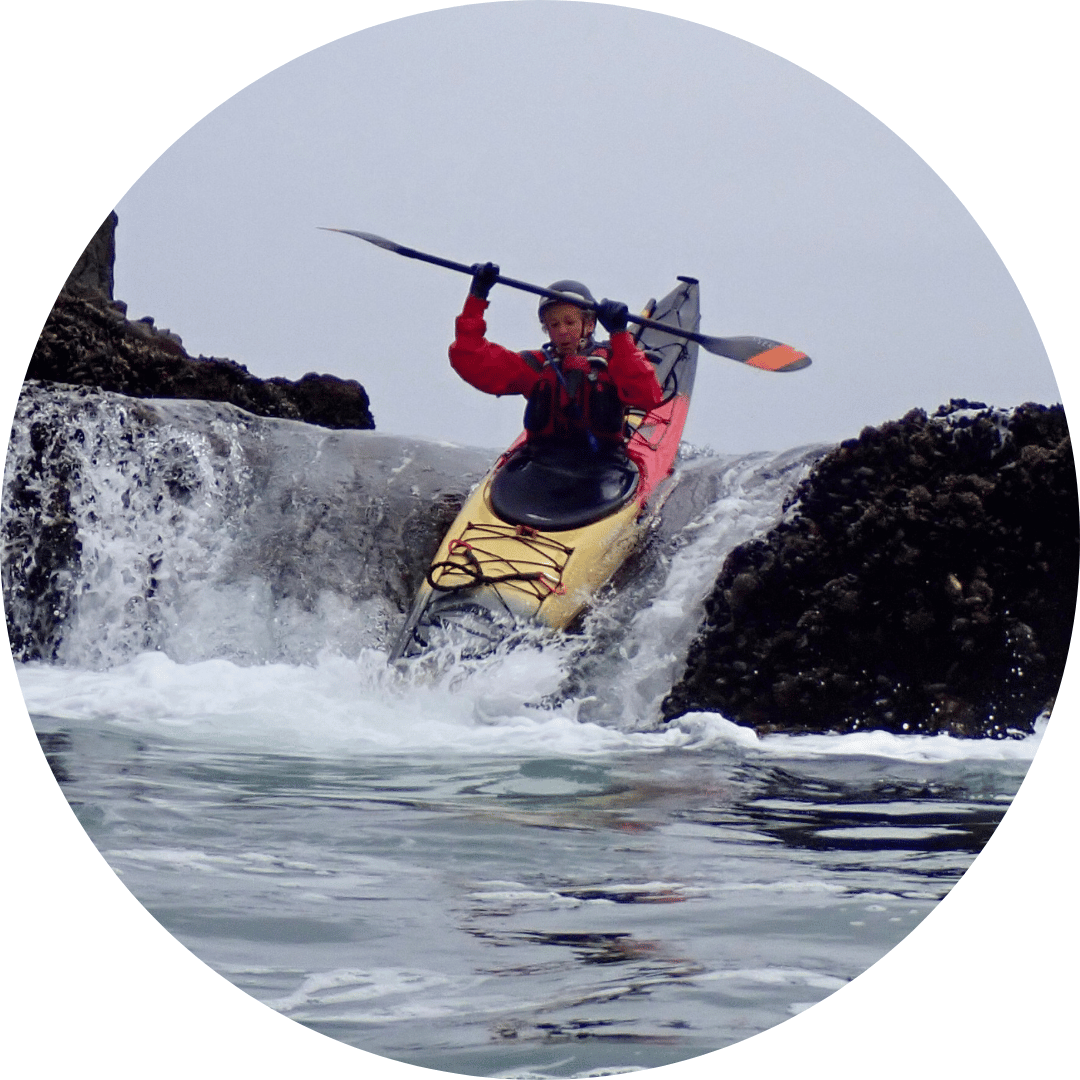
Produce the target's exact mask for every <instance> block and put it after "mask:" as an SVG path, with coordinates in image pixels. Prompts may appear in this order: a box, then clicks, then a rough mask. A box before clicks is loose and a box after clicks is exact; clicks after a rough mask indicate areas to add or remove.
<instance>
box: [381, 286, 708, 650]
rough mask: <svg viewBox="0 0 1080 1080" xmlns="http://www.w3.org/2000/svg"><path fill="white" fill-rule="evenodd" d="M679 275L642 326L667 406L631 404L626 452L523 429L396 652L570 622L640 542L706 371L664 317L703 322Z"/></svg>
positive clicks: (490, 644) (681, 323) (463, 644)
mask: <svg viewBox="0 0 1080 1080" xmlns="http://www.w3.org/2000/svg"><path fill="white" fill-rule="evenodd" d="M678 281H679V284H678V285H677V286H676V287H675V288H674V289H673V290H672V291H671V292H670V293H668V294H667V296H665V297H664V298H663V299H662V300H659V301H650V303H649V305H648V306H647V308H646V313H645V314H646V317H647V318H648V319H649V321H650V324H651V325H649V326H646V327H644V328H642V329H641V330H640V332H639V334H638V335H637V344H638V348H640V349H641V350H642V351H643V352H644V353H645V355H646V356H647V357H648V358H649V359H650V361H651V362H652V363H653V364H655V366H656V376H657V380H658V381H659V383H660V385H661V386H662V387H663V390H664V395H663V399H662V401H661V402H660V404H659V405H657V406H656V407H655V408H654V409H652V410H650V411H649V412H644V411H642V410H630V412H629V413H628V417H627V425H628V430H629V432H630V434H629V438H628V440H627V441H626V444H625V449H624V450H615V451H607V450H601V451H598V452H596V453H589V452H587V451H586V452H584V453H583V452H582V451H581V450H580V449H569V448H565V447H554V448H552V447H538V446H535V445H529V443H528V442H527V441H526V437H525V433H524V432H522V434H521V435H520V436H518V438H517V439H516V440H515V441H514V443H513V444H512V445H511V446H510V448H509V449H508V450H507V451H506V452H505V453H504V454H503V455H502V456H501V457H500V458H499V459H498V461H496V462H495V464H494V465H493V466H492V468H491V470H490V471H489V472H488V473H487V475H486V476H485V477H484V478H483V480H481V481H480V483H479V484H478V485H477V487H476V489H475V490H474V491H473V492H472V494H471V495H470V497H469V498H468V500H467V501H466V503H465V505H464V506H463V507H462V509H461V512H460V513H459V514H458V516H457V518H456V519H455V521H454V523H453V525H451V526H450V529H449V530H448V531H447V533H446V536H445V537H444V538H443V541H442V543H441V545H440V546H439V550H438V551H437V552H436V554H435V557H434V559H433V560H432V562H431V565H430V567H429V568H428V571H427V575H426V578H425V580H424V582H423V584H422V585H421V586H420V588H419V590H418V591H417V594H416V597H415V599H414V601H413V604H412V607H411V609H410V611H409V614H408V616H407V618H406V620H405V624H404V626H403V627H402V628H401V631H400V632H399V634H398V635H397V638H396V639H395V641H394V643H393V645H392V646H391V649H390V659H391V660H392V661H393V660H398V659H401V658H407V657H412V656H417V655H420V654H423V653H425V652H427V651H429V650H430V649H432V648H434V647H436V646H438V645H440V644H443V643H446V644H449V645H450V646H451V647H453V648H454V649H456V650H458V651H459V653H460V655H462V656H479V655H485V654H487V653H490V652H491V651H493V650H494V649H495V648H496V647H497V646H498V645H499V643H500V642H502V641H504V640H505V639H506V638H507V637H508V636H509V635H511V634H512V633H513V632H514V631H515V630H516V629H519V628H524V627H530V626H539V627H548V628H550V629H552V630H565V629H567V628H568V627H570V625H571V624H572V623H573V622H574V620H575V619H577V618H578V617H579V616H580V615H581V614H582V613H583V612H584V611H585V610H586V609H587V608H588V607H589V604H590V602H591V600H592V598H593V597H594V596H595V595H596V593H597V590H599V589H600V588H601V587H602V586H603V585H605V584H606V583H607V582H608V581H610V580H611V578H612V576H613V575H614V574H615V572H616V571H617V570H618V569H619V567H620V566H622V564H623V563H624V562H625V561H626V559H627V558H628V557H629V555H630V554H631V553H632V552H633V551H634V550H635V549H636V548H637V547H638V545H639V544H640V543H641V541H642V539H643V538H644V536H645V534H646V533H647V532H648V530H649V528H650V526H651V525H652V524H653V522H654V521H655V520H656V517H657V515H658V514H659V511H660V508H661V507H662V506H663V503H664V500H665V498H666V497H667V495H668V493H669V492H670V490H671V487H672V484H673V473H674V471H675V455H676V454H677V452H678V449H679V443H680V441H681V440H682V432H683V428H684V426H685V424H686V416H687V412H688V410H689V407H690V395H691V393H692V391H693V388H694V375H695V372H696V370H697V355H698V345H697V343H696V342H694V341H692V340H688V339H687V338H685V337H682V336H679V335H677V334H671V333H667V332H666V331H664V330H663V329H660V328H657V327H656V325H655V324H656V323H664V324H667V325H669V326H672V327H678V328H679V329H681V330H687V331H692V332H696V331H697V330H698V328H699V322H700V311H699V300H698V283H697V281H696V279H694V278H689V277H680V278H679V279H678Z"/></svg>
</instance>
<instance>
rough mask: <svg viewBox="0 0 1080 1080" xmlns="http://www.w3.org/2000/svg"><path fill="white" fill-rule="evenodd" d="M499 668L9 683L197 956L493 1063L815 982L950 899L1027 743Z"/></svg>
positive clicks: (92, 818)
mask: <svg viewBox="0 0 1080 1080" xmlns="http://www.w3.org/2000/svg"><path fill="white" fill-rule="evenodd" d="M503 663H504V664H505V665H506V666H507V667H508V668H509V669H510V670H508V671H507V672H506V673H505V674H506V679H505V682H504V681H503V680H502V679H499V678H497V677H496V674H495V673H494V672H492V671H491V670H485V671H481V672H461V671H456V672H453V673H452V674H451V675H449V676H447V677H446V678H444V680H443V681H441V682H437V683H434V684H431V683H429V684H425V685H424V686H422V687H416V686H412V685H410V684H409V682H408V680H407V678H404V677H402V676H400V675H398V676H395V675H392V674H389V673H388V671H389V669H388V668H387V665H386V663H385V658H384V657H383V656H382V655H380V654H378V653H370V654H364V655H362V656H360V657H358V658H356V659H354V660H344V659H342V658H325V659H323V660H322V661H321V662H319V663H317V664H315V665H312V666H304V667H299V666H297V667H290V666H287V665H276V666H275V665H270V666H265V667H239V666H237V665H235V664H233V663H231V662H228V661H205V662H201V663H196V664H187V665H184V664H178V663H176V662H174V661H171V660H169V659H167V658H165V657H162V656H160V655H156V654H148V655H144V656H140V657H138V658H136V659H135V660H133V661H131V662H130V663H128V664H125V665H121V666H119V667H117V668H114V669H111V670H108V671H105V672H90V671H74V670H67V669H60V668H56V667H51V666H48V665H25V666H23V667H22V669H21V672H20V677H21V681H22V685H23V689H24V693H25V695H26V699H27V702H28V705H29V707H30V709H31V712H32V716H33V720H34V724H35V727H36V728H37V730H38V732H39V736H40V737H41V739H42V741H43V744H44V747H45V749H46V751H47V752H48V754H49V756H50V760H51V763H52V764H53V767H54V770H55V772H56V774H57V776H58V777H59V779H60V782H61V785H62V787H63V789H64V792H65V794H66V796H67V798H68V799H69V801H70V803H71V805H72V807H73V808H74V810H75V813H76V815H77V816H78V818H79V820H80V822H81V823H82V825H83V827H84V828H85V829H86V831H87V832H88V833H89V835H90V837H91V838H92V840H93V841H94V843H95V844H96V845H97V847H98V848H99V849H100V851H101V852H102V854H103V855H104V857H105V859H106V860H107V861H108V863H109V864H110V865H111V866H112V867H113V868H114V870H115V871H116V872H117V873H118V874H119V875H120V876H121V879H122V880H123V882H124V884H125V885H126V886H127V887H128V888H129V889H130V890H131V891H132V892H133V893H134V894H135V895H136V896H137V897H138V898H139V900H140V901H141V902H142V903H143V904H144V905H145V906H146V907H147V909H148V910H149V911H150V912H151V914H153V915H154V916H155V918H156V919H157V920H158V921H159V922H160V923H161V924H162V925H163V926H165V927H166V929H168V930H169V931H171V932H172V933H173V934H174V935H175V936H176V937H177V938H178V939H179V940H180V941H181V942H183V943H184V944H185V945H186V946H188V947H189V948H190V949H191V950H192V951H193V952H194V953H195V954H196V955H197V956H199V957H200V958H201V959H202V960H204V961H205V962H206V963H208V964H209V965H210V966H211V967H212V968H214V969H215V970H216V971H218V972H220V973H221V974H222V975H223V976H225V977H226V978H227V979H229V980H230V981H232V982H233V983H235V984H236V985H238V986H240V987H241V988H242V989H244V990H245V991H247V992H248V993H250V994H251V995H253V996H254V997H256V998H258V999H259V1000H260V1001H263V1002H265V1003H266V1004H267V1005H269V1006H270V1007H272V1008H274V1009H277V1010H279V1011H280V1012H282V1013H283V1014H284V1015H286V1016H289V1017H291V1018H293V1019H294V1020H296V1021H297V1022H299V1023H302V1024H306V1025H308V1026H310V1027H312V1028H314V1029H316V1030H318V1031H320V1032H323V1033H324V1034H326V1035H329V1036H332V1037H333V1038H336V1039H339V1040H342V1041H344V1042H347V1043H351V1044H352V1045H355V1046H358V1047H361V1048H363V1049H365V1050H369V1051H374V1052H376V1053H378V1054H381V1055H384V1056H387V1057H391V1058H395V1059H398V1060H401V1061H406V1062H411V1063H414V1064H418V1065H424V1066H428V1067H433V1068H438V1069H443V1070H448V1071H453V1072H462V1073H467V1074H474V1075H481V1076H495V1075H499V1076H504V1075H522V1074H529V1075H544V1076H548V1075H550V1076H575V1075H582V1074H588V1073H590V1072H596V1071H598V1070H609V1069H631V1068H640V1067H647V1066H656V1065H660V1064H664V1063H668V1062H672V1061H677V1060H681V1059H684V1058H687V1057H692V1056H695V1055H697V1054H701V1053H705V1052H708V1051H710V1050H715V1049H718V1048H720V1047H722V1046H725V1045H728V1044H729V1043H731V1042H734V1041H737V1040H739V1039H743V1038H746V1037H748V1036H750V1035H752V1034H755V1033H757V1032H759V1031H762V1030H764V1029H765V1028H768V1027H771V1026H772V1025H774V1024H777V1023H779V1022H781V1021H782V1020H784V1019H786V1018H787V1017H789V1016H791V1015H793V1014H794V1013H796V1012H799V1011H801V1010H803V1009H805V1008H807V1007H808V1006H810V1005H812V1004H813V1003H814V1002H816V1001H819V1000H821V998H823V997H825V996H826V995H828V994H830V993H831V992H832V991H834V990H836V989H837V988H839V987H840V986H843V985H844V984H845V983H846V982H848V981H849V980H851V979H853V978H854V977H855V976H857V975H858V974H859V973H861V972H862V971H864V970H865V969H866V968H867V967H869V966H870V965H871V964H872V963H874V961H875V960H877V959H878V958H879V957H881V956H882V955H883V954H884V953H885V952H887V951H888V950H889V949H890V948H891V947H892V946H893V945H895V944H896V943H897V942H898V941H900V940H901V939H902V938H903V937H904V936H905V935H907V934H908V933H909V932H910V931H911V930H912V929H913V928H914V927H915V926H916V925H917V924H918V923H919V922H920V921H921V920H922V919H923V918H924V917H925V916H926V914H927V913H928V912H929V911H930V910H931V909H932V908H933V907H934V905H935V904H936V903H937V902H938V901H939V900H940V899H941V898H942V897H943V896H944V895H945V894H946V893H947V892H948V890H949V889H950V888H951V887H952V885H953V884H954V883H955V882H956V881H957V879H958V878H959V877H960V875H961V874H962V873H963V872H964V870H965V869H966V868H967V867H968V866H969V865H970V863H971V861H972V859H973V858H974V857H975V856H976V855H977V854H978V852H979V851H980V849H981V848H982V846H983V845H984V844H985V842H986V840H987V838H988V837H989V835H990V833H991V832H992V831H993V829H994V827H995V826H996V824H997V823H998V821H999V820H1000V819H1001V816H1002V814H1003V813H1004V812H1005V810H1006V808H1007V807H1008V804H1009V802H1010V800H1011V798H1012V796H1013V795H1014V794H1015V791H1016V789H1017V787H1018V785H1019V783H1020V781H1021V780H1022V778H1023V775H1024V773H1025V771H1026V768H1027V765H1028V763H1029V761H1030V758H1031V756H1032V754H1033V753H1034V751H1035V749H1036V747H1037V745H1038V741H1039V735H1035V736H1032V737H1030V738H1028V739H1024V740H1016V741H1013V740H1010V741H1004V742H996V741H995V742H987V741H975V742H972V741H964V740H957V739H953V738H950V737H948V736H936V737H927V736H914V737H898V736H893V735H887V734H883V733H860V734H852V735H839V736H801V737H793V736H782V735H771V736H767V737H765V738H761V739H759V738H757V737H756V736H754V735H753V733H751V732H749V731H748V730H747V729H744V728H740V727H737V726H736V725H733V724H731V723H729V722H728V721H726V720H724V719H723V718H722V717H720V716H718V715H715V714H695V715H692V716H688V717H684V718H682V719H681V720H680V721H678V722H676V723H673V724H669V725H667V726H666V727H665V728H664V729H663V730H655V731H650V732H635V731H618V730H615V729H612V728H610V727H606V726H603V725H598V724H594V723H590V722H587V721H581V720H579V719H576V718H575V717H574V716H572V715H570V714H569V712H568V711H567V710H566V709H554V710H544V709H530V708H525V707H520V708H518V709H516V710H515V709H511V708H508V707H506V706H507V702H508V695H509V694H510V693H511V691H510V689H509V688H510V687H513V686H515V685H516V686H519V687H521V686H524V685H525V684H526V683H528V682H530V681H532V682H534V684H535V685H542V684H543V683H544V681H545V679H550V678H551V672H550V670H548V668H549V663H548V658H547V657H545V656H544V655H543V653H542V652H530V651H528V650H526V651H525V652H520V651H519V652H518V653H517V654H515V655H513V656H512V657H508V658H504V661H503ZM470 676H471V677H470ZM493 685H498V686H499V687H500V691H499V692H500V698H499V701H500V702H501V706H502V708H503V710H504V711H502V712H501V713H499V712H498V711H497V710H496V708H495V706H493V704H492V700H491V693H492V687H493Z"/></svg>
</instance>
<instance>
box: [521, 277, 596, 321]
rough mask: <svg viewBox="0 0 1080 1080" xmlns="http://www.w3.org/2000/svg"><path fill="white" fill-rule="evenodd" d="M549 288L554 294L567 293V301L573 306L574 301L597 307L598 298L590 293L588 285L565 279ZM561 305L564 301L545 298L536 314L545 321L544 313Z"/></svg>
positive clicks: (553, 283) (555, 282)
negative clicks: (556, 305) (554, 306)
mask: <svg viewBox="0 0 1080 1080" xmlns="http://www.w3.org/2000/svg"><path fill="white" fill-rule="evenodd" d="M548 288H549V289H550V290H551V291H552V292H560V293H566V294H567V296H566V299H567V301H568V302H569V303H571V304H572V303H573V302H574V300H586V301H588V303H590V304H592V305H593V307H595V306H596V297H595V296H593V294H592V293H591V292H589V287H588V286H587V285H582V284H581V282H580V281H572V280H571V279H570V278H564V279H563V280H562V281H554V282H552V283H551V284H550V285H549V286H548ZM559 303H563V301H561V300H555V299H553V298H552V297H550V296H545V297H544V298H543V299H542V300H541V301H540V307H539V308H538V309H537V312H536V313H537V315H539V316H540V318H541V319H543V317H544V312H545V311H547V309H548V308H549V307H552V306H553V305H555V304H559Z"/></svg>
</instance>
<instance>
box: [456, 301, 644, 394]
mask: <svg viewBox="0 0 1080 1080" xmlns="http://www.w3.org/2000/svg"><path fill="white" fill-rule="evenodd" d="M487 306H488V302H487V301H486V300H481V299H480V297H478V296H473V295H472V294H471V293H470V294H469V296H468V297H466V299H465V307H464V308H463V309H462V311H461V314H460V315H459V316H458V317H457V320H456V321H455V323H454V331H455V337H454V343H453V344H452V345H451V346H450V366H451V367H452V368H453V369H454V370H455V371H456V372H457V373H458V374H459V375H460V376H461V377H462V378H463V379H464V380H465V381H466V382H467V383H469V384H470V385H471V386H475V387H476V389H477V390H483V391H484V393H485V394H525V395H526V396H528V395H529V394H530V393H531V392H532V388H533V386H534V385H535V383H536V380H537V378H538V375H537V372H535V371H534V370H533V369H532V368H531V367H530V366H529V365H528V364H527V363H526V362H525V361H524V360H523V359H522V358H521V357H520V356H519V355H518V354H517V353H516V352H511V351H510V350H509V349H504V348H503V347H502V346H501V345H496V344H495V342H493V341H488V340H487V339H486V338H485V337H484V335H485V333H486V332H487V324H486V323H485V322H484V312H485V311H486V310H487ZM647 362H648V361H646V363H647ZM653 381H654V382H655V379H654V380H653Z"/></svg>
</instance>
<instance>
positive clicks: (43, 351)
mask: <svg viewBox="0 0 1080 1080" xmlns="http://www.w3.org/2000/svg"><path fill="white" fill-rule="evenodd" d="M116 224H117V217H116V214H115V213H112V214H110V215H109V217H108V218H106V220H105V222H104V223H103V224H102V226H101V228H100V229H99V230H98V232H97V234H96V235H95V236H94V239H93V240H92V241H91V242H90V244H89V246H88V247H87V249H86V251H85V252H84V253H83V255H82V257H81V258H80V259H79V262H78V263H76V265H75V268H74V269H73V270H72V272H71V275H70V276H69V278H68V280H67V282H66V284H65V285H64V288H63V289H62V290H61V292H60V295H59V296H58V297H57V299H56V303H55V304H54V306H53V309H52V311H51V312H50V313H49V317H48V319H47V321H46V323H45V327H44V329H43V330H42V331H41V336H40V338H39V339H38V343H37V346H36V348H35V349H34V355H33V357H32V358H31V360H30V366H29V368H28V369H27V372H26V377H27V379H39V380H43V381H46V382H59V383H72V384H75V385H80V386H96V387H99V388H101V389H103V390H111V391H115V392H117V393H121V394H127V395H129V396H130V397H138V398H195V399H199V400H203V401H222V402H227V403H229V404H231V405H237V406H239V407H240V408H241V409H245V410H246V411H248V412H250V413H254V414H255V415H257V416H272V417H279V418H281V419H285V420H303V421H305V422H307V423H309V424H318V425H320V426H322V427H327V428H339V429H341V428H368V429H370V428H374V427H375V420H374V418H373V417H372V415H371V409H370V403H369V401H368V395H367V392H366V391H365V390H364V388H363V386H361V385H360V383H358V382H356V381H355V380H353V379H339V378H336V377H335V376H333V375H317V374H315V373H310V374H307V375H305V376H304V377H303V378H301V379H300V380H298V381H296V382H292V381H290V380H288V379H282V378H274V379H260V378H257V377H256V376H254V375H252V374H251V373H250V372H249V371H248V370H247V368H246V367H244V366H243V364H237V363H235V362H234V361H232V360H223V359H218V358H216V357H205V356H199V357H197V358H195V357H191V356H189V355H188V354H187V352H186V351H185V350H184V345H183V341H182V340H181V339H180V337H178V336H177V335H176V334H174V333H172V332H171V331H170V330H161V329H157V328H156V327H155V326H154V320H153V319H152V318H144V319H138V320H135V321H132V320H130V319H128V317H127V306H126V305H125V304H124V303H123V302H121V301H117V300H114V299H113V260H114V257H115V251H116V245H115V230H116Z"/></svg>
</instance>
